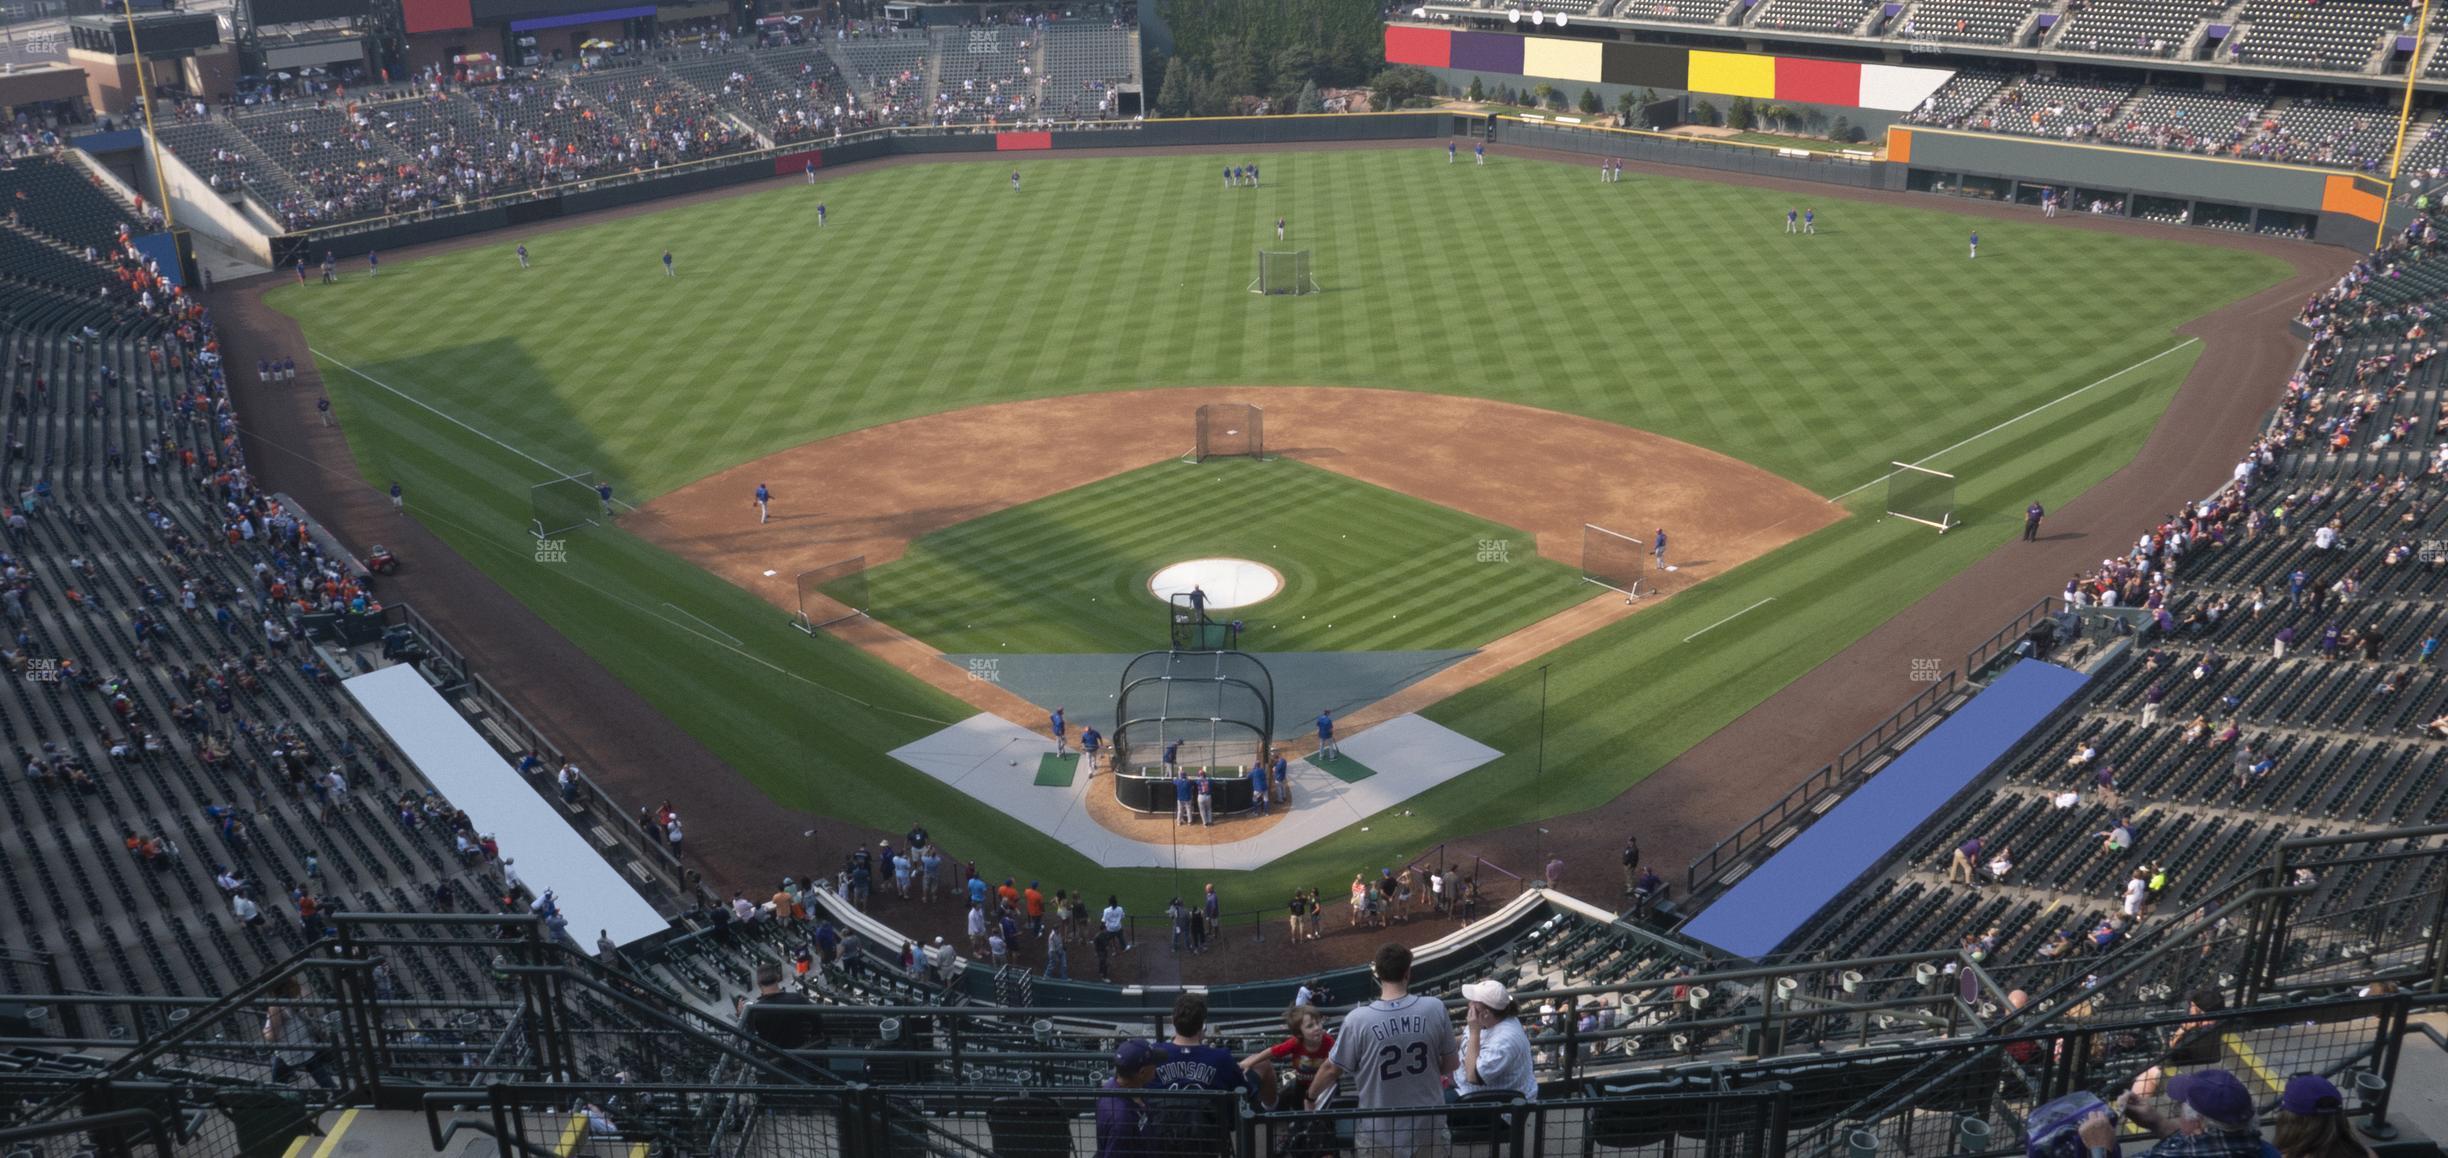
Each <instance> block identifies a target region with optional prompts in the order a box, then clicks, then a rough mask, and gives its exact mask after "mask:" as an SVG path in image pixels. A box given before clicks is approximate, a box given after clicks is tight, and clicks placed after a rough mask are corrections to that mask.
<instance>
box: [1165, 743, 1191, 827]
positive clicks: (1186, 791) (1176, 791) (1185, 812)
mask: <svg viewBox="0 0 2448 1158" xmlns="http://www.w3.org/2000/svg"><path fill="white" fill-rule="evenodd" d="M1165 754H1166V756H1167V758H1168V759H1169V758H1170V757H1171V755H1172V751H1171V749H1167V750H1166V753H1165ZM1173 823H1175V824H1188V823H1190V778H1189V777H1187V776H1184V775H1182V774H1181V769H1179V768H1175V769H1173Z"/></svg>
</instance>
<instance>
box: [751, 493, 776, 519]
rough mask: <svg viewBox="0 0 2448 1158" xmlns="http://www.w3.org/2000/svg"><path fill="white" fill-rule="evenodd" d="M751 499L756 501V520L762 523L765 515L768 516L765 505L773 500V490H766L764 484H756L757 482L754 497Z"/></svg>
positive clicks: (765, 517)
mask: <svg viewBox="0 0 2448 1158" xmlns="http://www.w3.org/2000/svg"><path fill="white" fill-rule="evenodd" d="M752 501H754V502H755V503H756V509H757V521H758V522H760V523H762V522H764V521H766V519H767V517H768V516H767V512H766V505H767V504H769V503H771V502H773V492H772V491H769V490H766V489H765V484H764V483H758V484H757V489H756V498H755V499H754V500H752Z"/></svg>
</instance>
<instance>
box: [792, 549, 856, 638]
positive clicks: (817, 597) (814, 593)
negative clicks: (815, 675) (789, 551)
mask: <svg viewBox="0 0 2448 1158" xmlns="http://www.w3.org/2000/svg"><path fill="white" fill-rule="evenodd" d="M865 614H867V556H865V555H852V556H851V557H849V558H847V559H843V560H841V561H840V562H838V563H827V564H825V565H824V566H822V567H818V568H816V569H814V570H811V571H801V572H800V573H799V611H798V613H797V614H794V615H792V616H791V623H792V624H793V625H794V626H796V627H798V629H799V630H801V631H804V632H807V633H808V634H810V635H814V634H815V633H816V629H817V628H819V627H830V626H832V625H833V624H836V623H840V622H841V621H842V620H845V619H856V618H858V617H859V616H862V615H865Z"/></svg>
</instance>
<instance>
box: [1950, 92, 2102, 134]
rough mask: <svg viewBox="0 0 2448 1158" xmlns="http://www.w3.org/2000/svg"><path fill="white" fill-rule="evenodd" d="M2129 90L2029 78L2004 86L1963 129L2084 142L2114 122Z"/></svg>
mask: <svg viewBox="0 0 2448 1158" xmlns="http://www.w3.org/2000/svg"><path fill="white" fill-rule="evenodd" d="M2132 95H2133V89H2132V88H2130V87H2128V86H2125V85H2110V84H2082V83H2076V82H2071V81H2058V80H2048V79H2043V78H2039V77H2034V78H2030V79H2026V80H2023V81H2020V82H2018V83H2015V84H2010V85H2007V86H2006V87H2005V88H2003V89H2001V90H1999V92H1998V95H1997V96H1996V98H1995V99H1993V100H1991V101H1990V102H1989V103H1988V105H1986V106H1985V107H1983V108H1982V109H1981V110H1980V111H1978V112H1976V113H1974V114H1973V115H1972V117H1971V119H1970V120H1968V121H1967V122H1966V124H1967V125H1968V126H1970V127H1974V128H1979V129H1983V130H1986V131H1989V132H1995V133H2012V134H2015V135H2017V136H2032V137H2057V138H2062V139H2075V140H2089V139H2091V138H2093V137H2095V136H2097V135H2098V134H2099V131H2100V127H2101V126H2103V125H2106V124H2108V123H2109V122H2110V121H2112V120H2114V119H2115V117H2116V115H2117V111H2118V110H2119V109H2120V108H2122V107H2123V105H2124V103H2125V101H2126V99H2127V98H2129V97H2131V96H2132Z"/></svg>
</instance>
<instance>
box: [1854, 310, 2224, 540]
mask: <svg viewBox="0 0 2448 1158" xmlns="http://www.w3.org/2000/svg"><path fill="white" fill-rule="evenodd" d="M2199 341H2201V339H2199V338H2186V339H2185V340H2184V341H2181V342H2178V343H2176V344H2175V345H2173V346H2170V347H2168V348H2167V349H2164V350H2161V351H2159V352H2158V353H2156V354H2153V355H2151V356H2150V357H2148V358H2144V359H2142V360H2141V361H2139V362H2136V363H2134V364H2133V365H2131V366H2127V367H2125V368H2124V369H2122V370H2119V371H2117V372H2116V373H2114V374H2110V375H2109V376H2107V377H2105V378H2102V379H2100V380H2099V381H2097V382H2093V383H2092V384H2090V385H2089V386H2085V387H2083V388H2082V389H2080V390H2075V391H2072V392H2070V393H2066V394H2060V395H2058V396H2057V397H2055V398H2051V399H2049V400H2048V401H2046V402H2043V403H2041V404H2040V405H2038V406H2034V407H2032V408H2031V409H2029V410H2026V411H2024V412H2023V413H2021V414H2017V415H2015V416H2014V417H2012V418H2009V419H2007V420H2006V421H2004V422H2001V423H1998V424H1997V425H1995V426H1992V427H1990V428H1989V429H1987V430H1984V431H1981V432H1980V433H1979V434H1975V435H1973V436H1972V437H1970V438H1967V439H1965V440H1963V441H1962V442H1958V443H1956V444H1955V445H1953V446H1950V447H1948V448H1946V449H1945V450H1942V451H1939V452H1938V453H1936V454H1932V455H1927V456H1925V457H1923V458H1920V459H1917V460H1915V461H1914V462H1912V463H1911V464H1910V465H1912V466H1922V465H1925V464H1927V463H1929V462H1930V461H1931V460H1933V459H1938V458H1944V457H1945V456H1947V455H1949V454H1952V453H1954V452H1955V451H1958V450H1962V449H1963V448H1964V447H1967V446H1970V445H1972V444H1973V443H1975V442H1979V441H1980V440H1982V439H1984V438H1987V437H1989V436H1990V435H1992V434H1996V433H1997V432H1998V431H2001V430H2004V429H2006V428H2007V427H2009V426H2012V425H2014V424H2015V423H2018V422H2021V421H2023V420H2024V419H2026V418H2029V417H2031V416H2032V415H2034V414H2038V413H2040V412H2041V411H2043V410H2046V409H2048V408H2049V407H2051V406H2055V405H2057V404H2058V403H2060V402H2063V401H2065V400H2067V399H2069V398H2074V397H2078V396H2080V395H2083V394H2088V393H2090V392H2091V391H2093V390H2096V389H2098V388H2100V387H2102V386H2105V385H2107V384H2109V383H2110V382H2114V381H2116V380H2117V379H2119V378H2122V377H2124V376H2126V375H2127V374H2131V373H2133V372H2134V371H2136V370H2139V369H2141V368H2142V367H2144V366H2148V365H2150V364H2151V363H2153V362H2156V361H2158V360H2159V359H2161V358H2165V357H2167V356H2168V355H2170V354H2173V353H2175V352H2176V351H2178V350H2181V349H2184V348H2185V347H2187V346H2190V345H2192V344H2194V343H2195V342H2199ZM1900 473H1902V472H1901V471H1892V470H1891V471H1888V472H1887V473H1885V474H1883V475H1880V476H1878V477H1877V478H1874V479H1871V480H1870V481H1869V482H1866V483H1863V484H1862V485H1860V486H1857V487H1854V488H1853V489H1852V490H1849V491H1846V492H1845V493H1843V494H1841V495H1838V496H1836V497H1835V498H1832V499H1829V500H1828V501H1829V502H1831V503H1841V502H1843V501H1845V500H1846V499H1849V498H1852V497H1853V496H1855V495H1857V494H1860V493H1862V492H1863V491H1866V490H1869V489H1870V488H1871V487H1874V486H1877V485H1879V484H1880V483H1883V482H1886V481H1887V480H1888V479H1891V478H1894V477H1895V476H1896V475H1898V474H1900Z"/></svg>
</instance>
